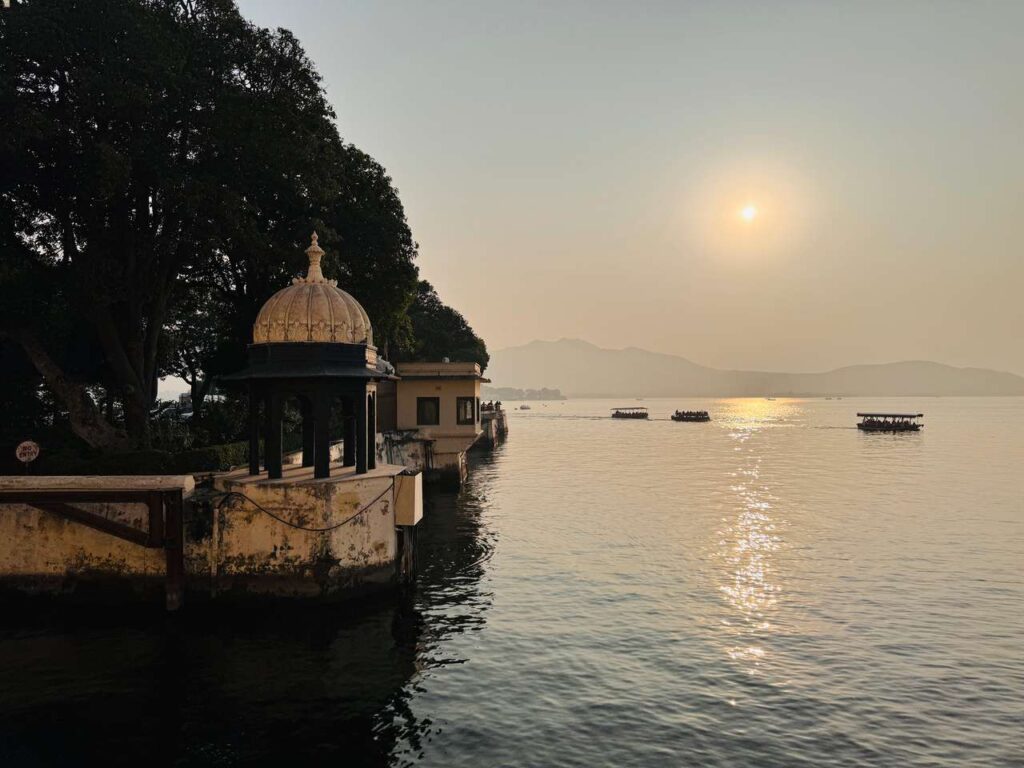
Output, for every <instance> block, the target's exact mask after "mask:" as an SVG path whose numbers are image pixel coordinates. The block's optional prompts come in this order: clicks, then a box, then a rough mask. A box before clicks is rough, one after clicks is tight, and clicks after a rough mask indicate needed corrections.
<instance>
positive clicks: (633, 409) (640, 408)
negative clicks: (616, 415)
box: [612, 405, 647, 411]
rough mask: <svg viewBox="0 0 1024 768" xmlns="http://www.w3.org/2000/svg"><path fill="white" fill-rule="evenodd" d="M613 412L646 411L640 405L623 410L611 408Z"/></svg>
mask: <svg viewBox="0 0 1024 768" xmlns="http://www.w3.org/2000/svg"><path fill="white" fill-rule="evenodd" d="M612 410H613V411H646V410H647V409H646V408H644V407H643V406H640V405H631V406H628V407H625V408H612Z"/></svg>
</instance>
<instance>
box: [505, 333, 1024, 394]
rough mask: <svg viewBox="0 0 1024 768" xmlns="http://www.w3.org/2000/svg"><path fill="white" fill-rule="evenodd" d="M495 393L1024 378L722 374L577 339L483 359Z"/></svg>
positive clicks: (947, 369) (955, 389)
mask: <svg viewBox="0 0 1024 768" xmlns="http://www.w3.org/2000/svg"><path fill="white" fill-rule="evenodd" d="M487 376H488V378H490V379H491V380H492V381H493V382H494V384H495V386H499V387H523V388H525V387H557V388H558V389H560V390H561V391H562V392H564V393H565V394H566V395H568V396H570V397H588V396H589V397H605V396H606V397H619V396H629V397H686V396H693V397H745V396H761V395H781V396H786V395H850V396H864V397H870V396H888V397H899V396H910V395H913V396H942V395H1024V377H1021V376H1016V375H1014V374H1012V373H1003V372H1000V371H991V370H987V369H984V368H954V367H952V366H949V365H942V364H941V363H931V362H925V361H917V360H912V361H907V362H902V363H884V364H881V365H851V366H848V367H846V368H837V369H836V370H834V371H828V372H826V373H767V372H760V371H723V370H718V369H716V368H708V367H706V366H703V365H698V364H697V363H694V362H691V361H689V360H687V359H686V358H683V357H678V356H676V355H665V354H660V353H658V352H649V351H647V350H645V349H637V348H636V347H628V348H626V349H601V348H600V347H596V346H594V345H593V344H590V343H588V342H586V341H581V340H579V339H560V340H559V341H531V342H530V343H529V344H524V345H523V346H521V347H510V348H508V349H502V350H498V351H497V352H494V353H493V354H492V355H491V361H490V365H489V366H488V368H487Z"/></svg>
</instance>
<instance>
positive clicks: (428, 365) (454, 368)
mask: <svg viewBox="0 0 1024 768" xmlns="http://www.w3.org/2000/svg"><path fill="white" fill-rule="evenodd" d="M395 373H397V374H398V375H399V376H401V377H402V378H403V379H451V380H457V379H462V380H465V379H477V380H479V381H483V382H489V381H490V379H485V378H484V377H483V376H482V371H481V370H480V366H479V365H478V364H477V363H451V362H448V363H445V362H415V363H395Z"/></svg>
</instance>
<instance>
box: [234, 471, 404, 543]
mask: <svg viewBox="0 0 1024 768" xmlns="http://www.w3.org/2000/svg"><path fill="white" fill-rule="evenodd" d="M394 488H395V478H393V477H392V478H391V485H389V486H388V487H387V488H385V489H384V490H383V491H381V492H380V493H379V494H378V495H377V496H376V497H375V498H374V499H373V501H371V502H370V503H369V504H367V505H366V506H364V507H363V508H362V509H360V510H359V511H358V512H356V513H355V514H354V515H352V516H351V517H347V518H345V519H344V520H342V521H341V522H340V523H336V524H334V525H329V526H327V527H326V528H309V527H307V526H304V525H297V524H296V523H293V522H291V521H290V520H285V519H284V518H283V517H281V516H280V515H277V514H275V513H273V512H271V511H270V510H269V509H267V508H266V507H264V506H262V505H261V504H260V503H259V502H257V501H255V500H254V499H250V498H249V497H248V496H246V495H245V494H244V493H239V492H238V491H228V492H227V493H225V494H223V498H222V499H221V500H220V501H218V502H217V511H218V512H219V511H220V510H221V507H223V506H224V504H225V503H227V500H228V499H230V498H231V497H232V496H235V497H237V498H239V499H243V500H245V501H247V502H249V503H250V504H252V505H253V506H254V507H256V509H258V510H259V511H260V512H262V513H263V514H265V515H267V516H268V517H272V518H274V519H275V520H277V522H279V523H281V524H283V525H287V526H288V527H289V528H294V529H295V530H297V531H308V532H309V533H327V532H328V531H333V530H336V529H338V528H341V526H343V525H347V524H348V523H351V522H352V521H353V520H355V519H356V518H357V517H359V516H360V515H362V514H365V513H366V512H368V511H369V510H370V507H372V506H373V505H374V504H376V503H377V502H378V501H380V500H381V499H383V498H384V495H385V494H386V493H388V492H389V491H393V490H394Z"/></svg>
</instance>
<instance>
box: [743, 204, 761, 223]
mask: <svg viewBox="0 0 1024 768" xmlns="http://www.w3.org/2000/svg"><path fill="white" fill-rule="evenodd" d="M740 218H741V219H743V220H744V221H745V222H747V223H748V224H749V223H750V222H752V221H753V220H754V219H756V218H757V206H756V205H745V206H743V209H742V210H741V211H740Z"/></svg>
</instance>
